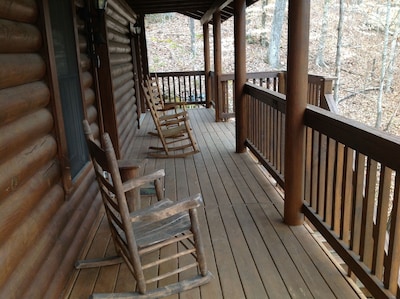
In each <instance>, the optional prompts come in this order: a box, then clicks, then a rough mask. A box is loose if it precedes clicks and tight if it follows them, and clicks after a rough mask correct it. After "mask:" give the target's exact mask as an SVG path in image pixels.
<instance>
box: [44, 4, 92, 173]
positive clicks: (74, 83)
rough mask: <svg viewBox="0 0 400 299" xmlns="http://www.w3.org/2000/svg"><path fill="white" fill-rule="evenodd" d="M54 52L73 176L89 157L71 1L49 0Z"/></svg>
mask: <svg viewBox="0 0 400 299" xmlns="http://www.w3.org/2000/svg"><path fill="white" fill-rule="evenodd" d="M49 8H50V17H51V25H52V35H53V44H54V54H55V60H56V67H57V77H58V85H59V88H60V96H61V106H62V115H63V120H64V129H65V135H66V140H67V147H68V158H69V166H70V171H71V176H72V179H75V178H76V176H77V174H78V173H79V171H80V170H81V169H82V168H83V166H84V165H85V164H86V162H87V161H88V153H87V148H86V141H85V137H84V134H83V129H82V119H83V108H82V96H81V89H80V88H81V86H80V80H79V72H78V61H77V57H76V47H75V38H74V27H73V22H72V12H71V2H70V1H68V0H63V1H49Z"/></svg>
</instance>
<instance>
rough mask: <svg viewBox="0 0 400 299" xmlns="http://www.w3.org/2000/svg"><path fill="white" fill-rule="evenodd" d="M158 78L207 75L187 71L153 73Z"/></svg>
mask: <svg viewBox="0 0 400 299" xmlns="http://www.w3.org/2000/svg"><path fill="white" fill-rule="evenodd" d="M155 74H157V77H160V78H161V77H174V76H195V75H205V74H206V73H205V71H185V72H151V73H150V75H151V76H154V75H155Z"/></svg>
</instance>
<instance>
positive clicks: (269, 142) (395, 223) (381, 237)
mask: <svg viewBox="0 0 400 299" xmlns="http://www.w3.org/2000/svg"><path fill="white" fill-rule="evenodd" d="M245 93H246V104H247V107H248V109H247V111H248V114H247V119H248V126H249V131H248V135H247V136H248V138H247V140H246V145H247V146H248V147H249V148H250V150H251V151H252V152H253V153H254V154H255V155H256V156H257V157H258V159H259V160H260V161H261V163H262V164H263V165H264V166H266V168H267V169H268V170H269V172H270V173H271V174H272V175H273V176H274V178H275V179H276V180H277V182H278V184H280V185H281V186H284V181H285V179H284V175H283V173H284V163H283V161H284V136H285V105H286V103H285V102H286V101H285V96H284V95H281V94H278V93H276V92H273V91H270V90H266V89H263V88H260V87H257V86H254V85H251V84H246V87H245ZM328 97H329V95H328V96H327V100H326V101H325V102H326V103H329V98H328ZM320 105H321V106H323V105H324V104H320ZM305 126H306V136H305V137H306V138H305V139H306V142H305V150H304V152H305V157H304V160H305V175H304V177H305V180H304V200H305V204H304V206H303V210H304V214H305V216H306V217H307V218H308V219H309V220H310V221H311V222H312V224H313V225H314V226H315V227H316V228H317V229H318V230H319V231H320V232H321V234H322V235H323V236H324V237H325V239H326V240H327V241H328V242H329V244H330V245H331V246H332V248H333V249H334V250H335V251H336V252H337V253H338V254H339V255H340V256H341V258H342V259H343V260H344V261H345V262H346V264H347V266H348V267H349V273H354V274H355V275H356V276H357V277H358V279H360V281H361V282H362V283H363V284H364V285H365V287H366V288H367V289H368V290H369V292H371V294H372V295H373V296H374V297H375V298H396V297H397V298H399V296H400V293H399V290H398V289H399V284H398V280H399V267H400V208H399V196H400V159H399V157H400V138H396V137H392V136H390V135H387V134H385V133H382V132H380V131H377V130H375V129H373V128H370V127H367V126H365V125H362V124H360V123H358V122H355V121H351V120H349V119H346V118H344V117H341V116H338V115H337V114H335V113H332V112H330V111H327V110H325V109H321V108H319V107H316V106H313V105H308V106H307V109H306V112H305Z"/></svg>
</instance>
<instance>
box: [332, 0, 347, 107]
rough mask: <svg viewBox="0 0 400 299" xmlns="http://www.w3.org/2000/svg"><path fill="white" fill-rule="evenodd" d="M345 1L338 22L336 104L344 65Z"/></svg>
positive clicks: (341, 4) (341, 5) (341, 3)
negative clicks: (342, 65)
mask: <svg viewBox="0 0 400 299" xmlns="http://www.w3.org/2000/svg"><path fill="white" fill-rule="evenodd" d="M344 13H345V11H344V0H340V4H339V22H338V35H337V42H336V62H335V65H336V71H335V76H336V82H335V95H334V97H335V102H336V103H339V86H340V72H341V64H342V40H343V24H344Z"/></svg>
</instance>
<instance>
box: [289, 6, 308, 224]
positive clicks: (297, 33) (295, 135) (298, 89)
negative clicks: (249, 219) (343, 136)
mask: <svg viewBox="0 0 400 299" xmlns="http://www.w3.org/2000/svg"><path fill="white" fill-rule="evenodd" d="M288 11H289V26H288V61H287V95H286V100H287V103H286V136H285V206H284V221H285V223H286V224H288V225H300V224H302V223H303V221H304V216H303V214H302V212H301V209H302V205H303V197H304V132H305V129H304V112H305V109H306V105H307V88H308V46H309V27H310V25H309V24H310V0H289V10H288Z"/></svg>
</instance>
